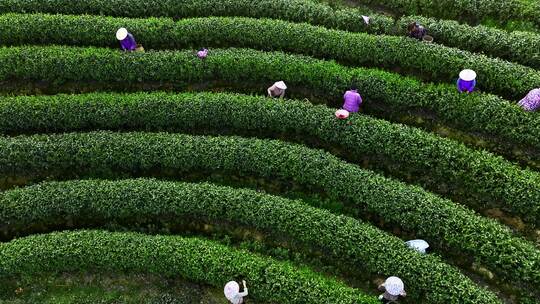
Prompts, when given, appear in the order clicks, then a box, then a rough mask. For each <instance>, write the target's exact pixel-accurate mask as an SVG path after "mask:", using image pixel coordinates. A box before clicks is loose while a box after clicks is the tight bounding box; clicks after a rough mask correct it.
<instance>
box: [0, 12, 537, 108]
mask: <svg viewBox="0 0 540 304" xmlns="http://www.w3.org/2000/svg"><path fill="white" fill-rule="evenodd" d="M122 26H123V27H127V28H129V29H130V31H131V32H132V33H133V34H134V35H135V37H137V39H138V42H139V43H142V44H143V45H144V46H145V47H146V49H179V48H185V47H201V46H207V47H232V46H234V47H249V48H256V49H261V50H274V51H286V52H294V53H301V54H304V55H310V56H314V57H319V58H323V59H335V60H337V61H339V62H343V63H347V64H351V65H359V66H374V67H384V68H388V69H392V68H395V67H399V68H401V69H403V71H402V72H403V73H408V72H410V73H414V74H416V75H422V77H424V78H427V79H429V80H433V81H442V82H448V83H454V82H455V81H456V79H457V77H458V74H459V72H460V71H461V70H462V69H463V68H471V69H474V70H475V71H476V72H477V73H478V84H479V88H481V89H482V90H485V91H488V92H494V93H497V94H499V95H501V96H503V97H510V98H514V99H520V98H522V97H523V96H524V95H525V94H526V93H527V92H529V90H531V89H533V88H536V87H540V72H539V71H536V70H534V69H532V68H529V67H525V66H522V65H518V64H514V63H510V62H506V61H502V60H500V59H493V58H489V57H486V56H484V55H477V54H472V53H469V52H466V51H461V50H458V49H453V48H448V47H445V46H441V45H437V44H425V43H417V41H415V40H413V39H409V38H406V37H392V36H372V35H368V34H365V33H349V32H344V31H337V30H329V29H325V28H321V27H316V26H312V25H309V24H298V23H290V22H285V21H281V20H273V19H263V20H259V19H251V18H243V17H208V18H196V19H183V20H179V21H177V22H174V21H173V20H171V19H167V18H161V19H160V18H151V19H126V18H112V17H101V16H71V15H45V14H36V15H21V14H8V15H3V16H1V18H0V33H2V34H1V36H0V42H1V44H2V45H21V44H23V45H25V44H62V45H64V44H65V45H74V46H98V47H106V46H108V47H115V48H119V47H118V41H117V40H116V37H115V35H114V33H115V32H116V30H117V29H118V28H120V27H122ZM269 37H279V38H278V39H272V38H269Z"/></svg>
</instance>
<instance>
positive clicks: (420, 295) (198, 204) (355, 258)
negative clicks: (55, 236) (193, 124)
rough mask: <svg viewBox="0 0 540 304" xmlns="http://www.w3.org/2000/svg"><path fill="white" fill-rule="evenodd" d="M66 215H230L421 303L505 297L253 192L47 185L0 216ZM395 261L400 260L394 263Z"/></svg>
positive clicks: (158, 185)
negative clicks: (389, 279) (399, 286)
mask: <svg viewBox="0 0 540 304" xmlns="http://www.w3.org/2000/svg"><path fill="white" fill-rule="evenodd" d="M66 218H69V219H70V220H71V221H73V222H74V223H79V222H88V224H90V225H92V224H94V225H95V224H96V223H98V224H99V223H102V222H109V221H116V222H118V221H120V222H124V221H125V220H129V219H133V218H144V219H161V218H164V219H165V220H166V221H170V219H171V218H174V219H175V220H177V219H180V218H189V219H190V220H193V221H196V222H199V223H201V222H203V223H204V222H207V223H208V222H209V223H214V222H220V221H225V222H230V223H232V224H233V225H245V226H247V227H250V228H256V229H257V230H262V231H266V232H271V233H276V234H278V235H280V236H285V237H287V238H289V239H292V240H294V241H297V242H301V243H302V244H307V245H308V246H310V247H311V248H313V250H318V249H320V248H322V249H323V250H324V252H326V253H327V254H328V255H331V256H332V260H333V261H336V265H337V264H338V263H345V264H351V265H355V267H356V268H359V270H363V271H368V272H370V273H372V274H379V273H380V274H394V275H398V276H399V277H400V278H402V279H404V280H405V281H406V282H408V283H407V289H408V290H409V292H410V293H411V294H412V295H411V297H412V298H413V299H415V298H416V300H417V301H421V300H426V301H428V302H429V303H448V302H456V303H457V302H459V303H478V302H481V303H498V301H497V298H496V297H495V295H493V294H489V293H487V292H486V291H484V290H482V289H480V288H479V287H477V286H476V285H475V284H474V283H473V282H472V281H470V280H469V279H468V278H467V277H465V276H464V275H462V274H461V273H459V271H457V270H456V269H453V268H451V267H449V266H447V265H446V264H443V263H441V261H440V260H439V259H438V258H436V257H435V256H431V255H430V256H421V255H419V254H417V253H416V252H415V251H413V250H411V249H410V248H408V247H407V246H406V245H405V244H404V243H403V241H401V240H400V239H399V238H396V237H393V236H390V235H388V234H386V233H384V232H382V231H380V230H378V229H376V228H373V227H372V226H371V225H369V224H364V223H361V222H359V221H357V220H354V219H352V218H348V217H344V216H338V215H333V214H332V213H330V212H328V211H323V210H318V209H316V208H312V207H309V206H306V205H305V203H303V202H300V201H291V200H288V199H283V198H279V197H274V196H269V195H264V194H260V193H258V192H255V191H252V190H241V189H232V188H226V187H219V186H215V185H211V184H185V183H175V182H160V181H156V180H124V181H116V182H112V181H99V180H90V181H74V182H61V183H56V182H54V183H44V184H41V185H37V186H30V187H26V188H24V189H17V190H12V191H7V192H4V193H2V194H0V222H1V223H5V224H3V225H1V226H0V227H1V228H2V229H3V230H4V231H8V233H10V234H12V233H15V232H17V231H20V230H22V229H24V228H25V227H29V226H30V225H37V226H40V225H43V226H44V227H54V225H56V224H60V225H62V224H65V223H64V222H65V221H66ZM167 219H169V220H167ZM75 225H76V224H75ZM94 225H93V226H94ZM375 256H376V257H377V259H373V257H375ZM396 260H399V261H400V262H399V263H391V262H389V261H396Z"/></svg>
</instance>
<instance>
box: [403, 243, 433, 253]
mask: <svg viewBox="0 0 540 304" xmlns="http://www.w3.org/2000/svg"><path fill="white" fill-rule="evenodd" d="M405 244H407V245H408V246H409V247H411V248H413V249H415V250H416V251H418V252H420V253H426V249H428V247H429V244H428V242H426V241H424V240H410V241H407V242H405Z"/></svg>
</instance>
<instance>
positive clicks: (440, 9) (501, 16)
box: [353, 0, 540, 28]
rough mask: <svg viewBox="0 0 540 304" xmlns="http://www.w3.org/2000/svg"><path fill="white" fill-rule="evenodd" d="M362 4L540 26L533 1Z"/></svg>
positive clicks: (371, 0)
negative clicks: (526, 22)
mask: <svg viewBox="0 0 540 304" xmlns="http://www.w3.org/2000/svg"><path fill="white" fill-rule="evenodd" d="M353 1H354V2H358V3H361V4H370V5H382V6H385V7H387V8H390V9H391V10H392V11H394V12H397V13H399V14H402V15H405V14H407V15H423V16H430V17H437V18H441V19H456V20H461V21H465V22H470V23H480V22H482V21H483V20H485V19H488V18H489V19H495V20H497V21H498V22H509V21H510V22H511V21H528V22H531V23H532V24H534V25H535V26H536V27H537V28H538V27H539V26H540V17H538V9H540V3H539V2H537V1H530V0H475V1H471V0H437V1H434V0H417V1H410V0H353Z"/></svg>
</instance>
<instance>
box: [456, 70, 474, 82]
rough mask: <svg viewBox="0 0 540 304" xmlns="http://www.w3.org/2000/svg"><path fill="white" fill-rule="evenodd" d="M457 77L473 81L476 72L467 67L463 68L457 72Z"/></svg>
mask: <svg viewBox="0 0 540 304" xmlns="http://www.w3.org/2000/svg"><path fill="white" fill-rule="evenodd" d="M459 78H460V79H461V80H465V81H473V80H474V79H476V72H475V71H473V70H469V69H466V70H463V71H461V72H459Z"/></svg>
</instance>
